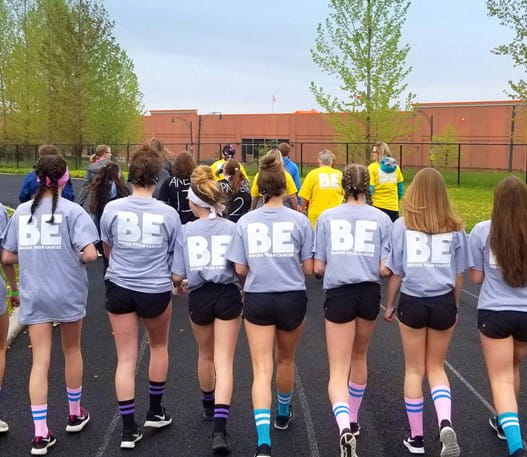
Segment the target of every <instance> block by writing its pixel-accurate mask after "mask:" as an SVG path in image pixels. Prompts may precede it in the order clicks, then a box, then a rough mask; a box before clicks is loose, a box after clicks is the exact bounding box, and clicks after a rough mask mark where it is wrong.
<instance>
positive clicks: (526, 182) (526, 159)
mask: <svg viewBox="0 0 527 457" xmlns="http://www.w3.org/2000/svg"><path fill="white" fill-rule="evenodd" d="M525 184H527V144H526V145H525Z"/></svg>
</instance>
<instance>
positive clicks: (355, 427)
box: [350, 422, 360, 436]
mask: <svg viewBox="0 0 527 457" xmlns="http://www.w3.org/2000/svg"><path fill="white" fill-rule="evenodd" d="M350 432H351V434H352V435H353V436H359V435H360V424H359V423H358V422H350Z"/></svg>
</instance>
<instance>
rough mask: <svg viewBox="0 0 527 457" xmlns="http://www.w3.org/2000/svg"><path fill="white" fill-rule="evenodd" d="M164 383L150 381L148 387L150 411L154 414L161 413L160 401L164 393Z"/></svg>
mask: <svg viewBox="0 0 527 457" xmlns="http://www.w3.org/2000/svg"><path fill="white" fill-rule="evenodd" d="M165 384H166V383H165V381H162V382H158V381H150V382H149V385H148V392H149V393H150V411H152V412H153V413H154V414H157V413H160V412H161V400H162V399H163V394H164V393H165Z"/></svg>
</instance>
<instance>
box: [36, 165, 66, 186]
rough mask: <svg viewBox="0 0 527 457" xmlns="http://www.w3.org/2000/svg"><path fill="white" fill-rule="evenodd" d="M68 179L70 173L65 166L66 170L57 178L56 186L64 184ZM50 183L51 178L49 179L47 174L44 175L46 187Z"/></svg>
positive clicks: (38, 180)
mask: <svg viewBox="0 0 527 457" xmlns="http://www.w3.org/2000/svg"><path fill="white" fill-rule="evenodd" d="M69 179H70V173H69V171H68V167H66V171H65V172H64V174H63V175H62V176H61V177H60V178H59V179H58V180H57V186H59V187H62V186H65V185H66V183H67V182H68V181H69ZM37 182H38V183H39V184H40V178H37ZM52 185H53V184H52V182H51V179H49V176H46V187H51V186H52Z"/></svg>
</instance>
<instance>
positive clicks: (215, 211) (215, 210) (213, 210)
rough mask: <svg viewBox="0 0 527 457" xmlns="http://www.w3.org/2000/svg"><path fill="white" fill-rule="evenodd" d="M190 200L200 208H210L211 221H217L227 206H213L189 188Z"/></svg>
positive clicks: (219, 204) (218, 204)
mask: <svg viewBox="0 0 527 457" xmlns="http://www.w3.org/2000/svg"><path fill="white" fill-rule="evenodd" d="M188 199H189V200H190V201H191V202H192V203H194V204H195V205H197V206H199V207H200V208H208V209H209V210H210V213H209V219H216V217H217V216H218V215H219V216H221V214H222V213H223V210H224V209H225V205H222V204H221V203H217V204H216V205H211V204H210V203H207V202H205V201H203V200H202V199H201V198H199V197H198V196H197V195H196V193H195V192H194V191H193V190H192V187H189V188H188Z"/></svg>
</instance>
